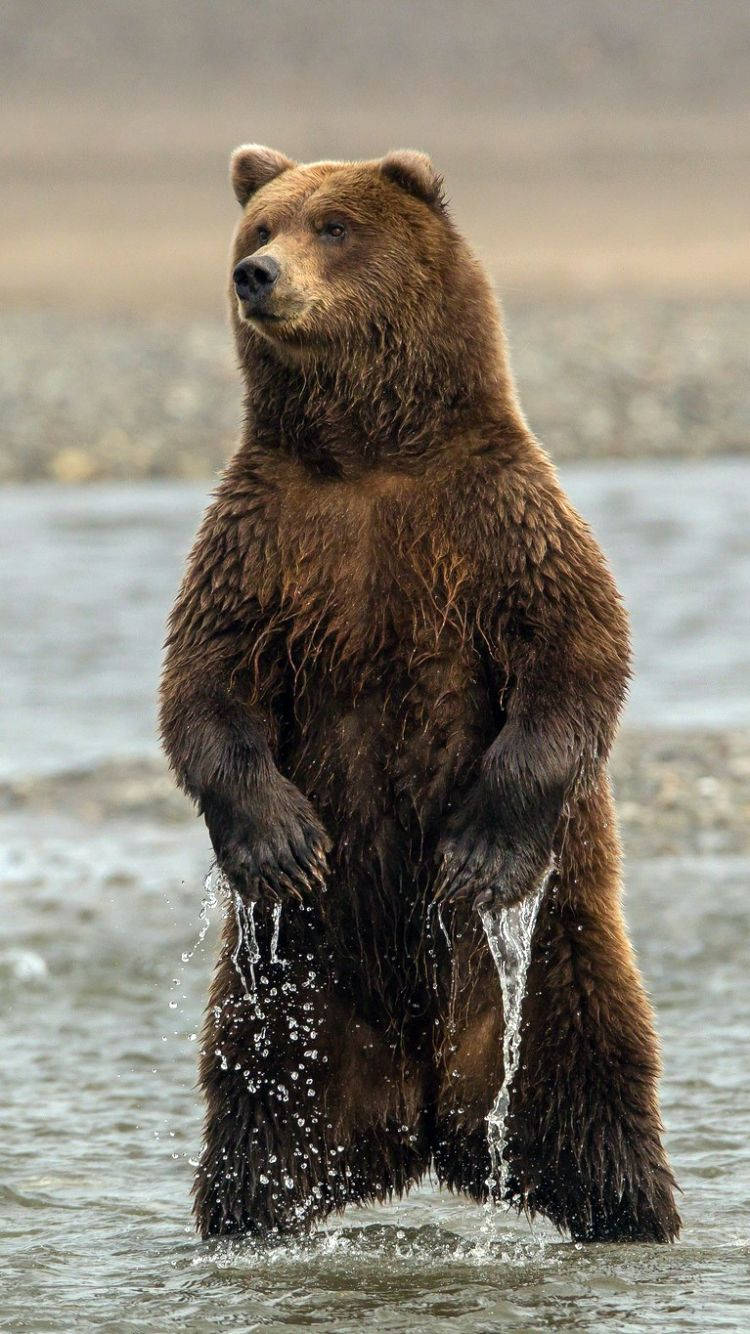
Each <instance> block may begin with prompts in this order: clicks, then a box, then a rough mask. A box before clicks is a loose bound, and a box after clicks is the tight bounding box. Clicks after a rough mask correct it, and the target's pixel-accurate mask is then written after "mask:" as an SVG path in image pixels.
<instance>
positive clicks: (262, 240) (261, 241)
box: [255, 227, 271, 245]
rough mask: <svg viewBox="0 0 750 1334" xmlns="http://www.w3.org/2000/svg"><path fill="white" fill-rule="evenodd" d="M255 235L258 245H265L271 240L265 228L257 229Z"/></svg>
mask: <svg viewBox="0 0 750 1334" xmlns="http://www.w3.org/2000/svg"><path fill="white" fill-rule="evenodd" d="M255 234H256V236H257V238H258V245H265V244H266V241H270V239H271V233H270V231H269V230H268V228H267V227H259V228H258V229H257V231H256V233H255Z"/></svg>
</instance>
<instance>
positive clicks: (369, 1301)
mask: <svg viewBox="0 0 750 1334" xmlns="http://www.w3.org/2000/svg"><path fill="white" fill-rule="evenodd" d="M564 479H565V481H566V483H567V485H568V487H569V489H570V491H571V493H572V495H573V497H574V499H575V500H576V501H577V503H578V504H579V507H580V508H581V509H582V510H583V511H584V513H585V514H586V515H587V516H588V517H589V518H590V519H591V520H592V522H593V524H594V527H595V529H596V531H597V532H598V534H599V535H600V537H601V539H602V541H603V543H604V545H605V547H606V549H607V550H608V552H609V554H610V556H611V558H612V562H613V564H614V567H615V570H616V573H617V576H618V578H619V580H620V582H621V584H622V586H623V588H624V590H625V594H626V597H627V600H628V603H629V605H630V608H631V611H632V614H633V622H634V632H635V643H636V651H637V671H638V675H637V677H636V682H635V684H634V688H633V691H632V695H631V701H630V704H629V710H628V721H629V722H630V723H631V724H632V725H637V726H639V727H663V726H670V727H685V728H689V727H690V726H693V725H702V726H709V727H711V726H715V727H722V726H733V725H742V726H746V725H748V723H750V702H749V699H748V692H747V685H746V683H747V680H748V679H749V678H750V662H749V661H748V658H749V657H750V646H749V644H748V635H747V625H746V616H747V607H748V605H750V557H749V555H748V499H747V498H748V495H750V465H749V464H748V463H747V462H744V461H739V460H738V461H731V462H730V461H728V462H718V463H710V464H677V463H670V464H659V465H649V466H646V465H617V466H615V465H609V466H606V467H601V468H599V467H597V468H585V469H583V468H582V469H568V470H566V471H565V475H564ZM203 503H204V495H203V494H202V493H201V492H200V490H199V489H197V488H195V487H186V486H171V485H167V484H164V485H158V486H157V485H154V486H149V485H143V486H138V487H132V488H128V489H127V490H125V489H119V490H118V489H117V488H108V487H96V488H90V489H81V490H66V491H62V490H56V489H54V488H45V487H40V488H37V487H34V488H31V489H27V490H16V489H12V488H11V489H6V490H5V491H4V492H2V493H0V540H1V541H2V544H3V548H4V560H3V564H4V570H5V571H6V577H5V578H4V580H3V582H2V587H1V588H0V617H2V624H3V628H4V634H5V644H4V651H3V657H4V667H3V692H2V693H3V702H2V711H3V712H2V720H1V724H2V745H3V754H2V772H3V773H4V774H5V775H13V776H16V777H19V776H21V777H29V778H33V776H34V775H39V774H48V775H53V779H52V783H53V787H52V790H53V792H54V791H55V790H59V792H60V802H59V809H55V808H54V803H53V808H52V810H50V809H46V810H45V811H44V813H43V814H42V813H40V812H39V811H35V809H34V807H33V803H31V805H25V806H22V807H14V806H13V804H12V803H9V804H8V805H7V808H6V809H4V810H3V811H2V813H1V814H0V825H1V827H2V839H1V840H0V881H1V882H2V888H3V912H2V925H1V926H0V1066H1V1067H2V1069H0V1108H1V1113H0V1116H1V1121H2V1132H1V1133H2V1155H1V1158H0V1201H1V1202H2V1226H1V1227H0V1328H2V1329H8V1330H13V1331H34V1332H35V1334H36V1331H40V1332H41V1331H46V1330H50V1331H52V1330H54V1331H61V1330H65V1331H67V1330H71V1331H72V1330H75V1331H87V1330H95V1329H102V1330H108V1331H123V1334H124V1332H125V1331H156V1330H158V1331H161V1330H172V1329H175V1330H191V1331H202V1330H206V1331H208V1330H222V1329H226V1330H232V1331H250V1330H256V1329H262V1330H274V1329H276V1330H284V1329H286V1330H295V1329H307V1328H320V1329H331V1330H336V1331H341V1332H342V1334H343V1332H346V1331H355V1330H357V1331H359V1330H360V1329H362V1328H363V1327H365V1328H371V1329H373V1330H374V1329H378V1330H394V1331H396V1330H411V1331H416V1330H423V1329H424V1330H429V1331H440V1330H445V1331H447V1330H451V1331H459V1332H461V1331H469V1330H472V1331H490V1330H504V1329H521V1330H548V1329H550V1330H551V1329H554V1330H568V1329H570V1330H592V1331H594V1330H599V1329H611V1330H619V1329H622V1328H624V1327H626V1326H627V1328H628V1329H629V1330H632V1331H642V1330H643V1331H645V1330H649V1331H650V1330H667V1331H671V1330H674V1331H682V1330H696V1331H699V1330H708V1329H711V1330H744V1329H747V1328H748V1327H750V1240H749V1236H748V1233H749V1223H750V1098H749V1096H748V1095H749V1086H750V1076H749V1074H748V1056H747V1034H748V1031H749V1030H750V988H749V987H748V982H747V972H748V968H747V960H748V951H749V947H750V920H749V917H748V878H749V873H750V863H748V861H747V860H746V859H742V858H730V857H722V858H700V859H697V860H696V859H694V858H693V859H687V858H686V859H674V858H669V859H660V860H657V861H649V862H639V861H636V860H632V859H631V860H630V861H629V863H628V867H627V883H628V897H627V911H628V917H629V920H630V923H631V927H632V931H633V936H634V939H635V942H636V946H637V948H638V952H639V956H640V961H641V965H642V968H643V970H644V973H645V976H646V979H647V983H648V986H649V989H650V991H651V994H652V997H653V1000H654V1003H655V1006H656V1009H657V1014H658V1024H659V1029H660V1032H661V1034H662V1039H663V1048H664V1064H665V1070H664V1082H663V1099H664V1114H665V1120H666V1125H667V1139H668V1145H669V1150H670V1153H671V1156H672V1160H673V1164H674V1168H675V1171H676V1174H677V1177H678V1179H679V1181H680V1184H681V1186H682V1189H683V1192H684V1194H683V1197H682V1199H681V1210H682V1213H683V1217H684V1221H685V1229H684V1235H683V1239H682V1240H681V1241H680V1242H679V1243H678V1244H677V1245H676V1246H674V1247H670V1248H659V1247H647V1246H633V1247H624V1246H611V1247H605V1246H594V1247H588V1248H581V1247H578V1246H575V1245H573V1244H571V1243H570V1242H568V1241H565V1240H562V1239H560V1238H559V1237H558V1236H557V1235H556V1234H555V1232H554V1231H553V1230H552V1229H551V1228H550V1227H548V1226H546V1225H545V1224H543V1223H535V1224H534V1226H533V1228H532V1227H530V1226H529V1225H528V1224H527V1222H526V1221H525V1220H523V1219H522V1220H517V1219H515V1218H512V1217H510V1216H508V1215H506V1214H498V1215H496V1216H495V1217H494V1219H492V1220H490V1219H488V1218H487V1217H486V1216H485V1214H484V1212H483V1211H482V1210H481V1209H479V1208H477V1207H476V1206H474V1205H472V1204H470V1203H468V1202H465V1201H463V1200H459V1199H454V1198H452V1197H450V1196H444V1195H440V1194H438V1193H437V1192H436V1191H435V1190H433V1189H432V1188H431V1187H430V1185H429V1184H426V1185H425V1186H423V1187H422V1188H420V1189H419V1190H418V1191H415V1192H414V1193H413V1194H412V1196H411V1197H410V1198H409V1200H408V1201H405V1202H403V1203H402V1204H400V1205H398V1206H397V1205H392V1206H390V1207H384V1208H380V1209H376V1210H367V1211H352V1212H351V1213H349V1214H348V1215H346V1216H344V1218H342V1219H337V1220H334V1221H333V1222H331V1223H330V1224H329V1225H327V1226H326V1227H325V1228H323V1229H322V1230H321V1231H320V1233H319V1234H318V1235H316V1236H315V1237H314V1238H313V1239H312V1240H311V1241H309V1242H307V1243H304V1244H301V1243H300V1244H296V1245H288V1246H283V1247H280V1248H276V1249H273V1250H270V1251H267V1252H263V1251H260V1250H258V1249H257V1248H254V1247H252V1246H250V1245H248V1244H239V1245H235V1246H233V1247H228V1246H226V1245H224V1246H218V1247H216V1246H211V1245H205V1244H202V1243H199V1242H198V1241H197V1240H196V1239H195V1237H194V1235H193V1231H192V1227H191V1224H190V1218H189V1201H188V1194H189V1186H190V1179H191V1176H192V1170H193V1169H192V1166H191V1163H190V1159H191V1158H195V1156H196V1152H197V1150H198V1148H199V1145H200V1104H199V1098H198V1095H197V1093H196V1089H195V1063H196V1056H197V1045H198V1043H197V1039H196V1037H195V1034H196V1032H197V1031H198V1027H199V1022H200V1013H201V1008H202V1005H203V1000H204V996H205V992H206V988H207V983H208V977H209V972H210V967H211V959H212V954H213V950H214V946H215V931H216V921H215V920H212V924H211V927H210V929H209V931H208V932H207V934H206V936H205V938H204V939H203V940H202V941H201V942H200V944H198V946H197V948H195V949H194V950H193V946H194V945H195V942H196V941H197V940H198V937H199V935H200V930H201V923H200V920H199V910H200V902H201V894H202V886H203V879H204V875H205V873H206V870H207V869H208V865H209V860H210V857H209V847H208V843H207V839H206V836H205V833H204V832H203V830H202V829H201V827H200V825H199V824H198V823H197V822H196V823H195V825H184V824H170V823H166V822H164V823H160V822H159V821H158V820H156V819H148V818H137V819H128V820H126V819H122V820H108V821H104V822H100V823H93V822H92V821H91V820H87V819H86V818H85V812H82V811H80V810H78V811H77V813H76V814H75V815H73V814H69V813H68V812H67V811H66V808H65V802H64V799H63V798H64V789H65V778H64V771H67V770H70V769H76V770H82V771H85V770H87V769H88V768H90V767H91V766H92V765H94V764H95V763H97V762H98V761H99V760H102V759H107V760H110V761H111V760H112V759H113V758H117V757H120V756H123V757H126V756H127V757H134V756H135V757H137V756H141V755H143V756H147V755H151V754H153V753H154V751H155V749H156V743H155V740H154V735H153V721H154V707H153V697H154V690H155V680H156V673H157V668H158V658H159V643H160V641H161V637H162V630H163V620H164V617H165V614H166V611H167V608H168V605H169V602H170V600H171V597H172V595H173V592H174V588H175V585H176V582H177V578H178V571H179V566H180V561H181V559H182V556H183V555H184V552H185V550H186V548H187V545H188V543H189V539H190V536H191V533H192V530H193V528H194V525H195V522H196V520H197V517H198V514H199V512H200V510H201V508H202V505H203ZM54 775H58V778H57V779H55V778H54ZM55 783H57V784H58V789H56V788H55ZM215 917H216V913H215V912H214V914H213V918H214V919H215ZM191 951H192V953H191ZM183 954H185V955H189V956H190V957H189V958H188V959H187V961H186V962H183V960H182V956H183Z"/></svg>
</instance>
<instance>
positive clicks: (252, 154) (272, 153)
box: [229, 144, 296, 208]
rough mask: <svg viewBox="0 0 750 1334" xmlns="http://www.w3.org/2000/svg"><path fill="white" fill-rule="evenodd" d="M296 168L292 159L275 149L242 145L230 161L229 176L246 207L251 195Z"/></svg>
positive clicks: (261, 145)
mask: <svg viewBox="0 0 750 1334" xmlns="http://www.w3.org/2000/svg"><path fill="white" fill-rule="evenodd" d="M294 166H296V163H295V162H292V160H291V158H288V157H285V156H284V154H283V153H278V152H277V151H276V149H275V148H265V147H264V145H263V144H240V146H239V148H235V150H234V152H233V154H232V156H231V158H230V159H229V175H230V178H231V181H232V189H233V190H234V193H235V194H236V196H237V198H238V199H239V201H240V203H241V205H242V207H243V208H244V207H245V204H246V203H247V201H248V199H249V198H250V196H251V195H254V194H255V191H256V190H260V187H261V186H262V185H268V182H269V181H272V180H273V178H274V176H280V175H281V173H282V171H288V170H289V168H290V167H294Z"/></svg>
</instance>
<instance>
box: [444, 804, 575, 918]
mask: <svg viewBox="0 0 750 1334" xmlns="http://www.w3.org/2000/svg"><path fill="white" fill-rule="evenodd" d="M437 856H438V870H437V876H436V878H435V889H434V900H435V902H436V903H446V904H455V903H460V902H463V901H464V900H467V899H472V904H473V907H474V908H487V907H496V908H510V907H511V906H512V905H513V904H514V903H519V902H520V901H521V899H523V898H525V897H526V895H527V894H531V893H532V892H533V891H534V889H536V887H537V886H538V885H539V884H540V882H541V881H542V879H543V878H544V875H545V873H546V871H547V869H548V866H549V860H550V855H549V851H548V850H545V849H542V848H541V847H536V846H534V844H533V843H532V842H531V841H529V842H525V843H523V844H511V842H510V840H509V839H508V837H507V835H506V834H505V832H504V831H503V830H502V829H499V828H493V827H492V826H491V825H490V824H489V822H488V820H487V819H482V818H479V819H478V818H476V817H475V818H472V819H468V818H465V819H461V817H460V816H459V818H458V819H457V820H456V821H455V824H454V827H453V829H451V830H450V831H449V832H448V833H447V834H446V835H445V837H444V838H443V839H441V841H440V845H439V847H438V853H437Z"/></svg>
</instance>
